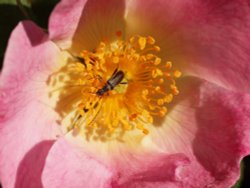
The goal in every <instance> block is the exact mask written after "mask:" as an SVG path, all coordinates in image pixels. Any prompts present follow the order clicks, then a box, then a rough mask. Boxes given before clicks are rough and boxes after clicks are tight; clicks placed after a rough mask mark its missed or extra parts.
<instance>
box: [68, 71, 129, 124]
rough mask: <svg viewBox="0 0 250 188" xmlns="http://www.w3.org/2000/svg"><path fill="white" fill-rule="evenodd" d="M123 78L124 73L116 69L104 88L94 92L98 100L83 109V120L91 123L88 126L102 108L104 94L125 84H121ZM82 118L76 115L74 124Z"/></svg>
mask: <svg viewBox="0 0 250 188" xmlns="http://www.w3.org/2000/svg"><path fill="white" fill-rule="evenodd" d="M123 78H124V72H123V71H121V70H118V68H116V69H115V70H114V72H113V74H112V76H111V77H110V78H109V79H108V80H107V82H106V83H105V84H104V86H103V87H102V88H100V89H98V90H97V91H96V93H95V95H96V96H98V98H99V99H97V100H96V101H95V102H94V103H90V107H89V108H85V107H84V108H83V111H84V113H86V115H87V117H85V119H88V118H90V119H91V121H89V122H88V123H87V124H88V125H90V124H91V123H93V122H94V120H95V119H96V117H97V115H98V114H99V112H100V109H101V106H102V102H103V96H104V94H105V93H107V92H108V91H111V90H113V89H114V88H115V87H116V86H117V85H119V84H127V82H122V80H123ZM91 108H92V109H93V110H94V111H93V112H92V113H91V114H88V112H89V110H90V109H91ZM82 117H83V116H82V115H81V114H78V116H77V117H76V120H75V123H76V121H81V120H80V119H81V118H82ZM73 127H74V126H73Z"/></svg>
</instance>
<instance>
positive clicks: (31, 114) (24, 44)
mask: <svg viewBox="0 0 250 188" xmlns="http://www.w3.org/2000/svg"><path fill="white" fill-rule="evenodd" d="M46 38H47V36H46V35H45V34H43V32H42V30H41V29H40V28H38V27H37V26H36V25H35V24H34V23H32V22H30V21H25V22H21V23H19V24H18V26H17V27H16V28H15V30H14V31H13V33H12V34H11V37H10V41H9V45H8V48H7V52H6V54H5V61H4V67H3V71H2V74H1V85H0V135H1V137H0V167H1V168H0V180H1V183H2V185H3V187H5V188H11V187H14V185H15V181H20V180H18V179H16V178H17V177H16V175H17V171H18V172H20V173H21V172H22V173H25V174H26V173H28V174H30V172H27V171H25V170H24V169H22V168H26V169H30V168H31V167H30V166H26V165H22V163H23V162H24V161H26V156H27V155H28V156H29V154H28V153H27V152H31V153H33V151H32V150H31V149H32V148H33V150H34V146H35V145H36V144H38V143H40V142H41V141H43V140H50V139H55V138H56V135H57V134H58V130H57V129H58V128H57V125H56V123H55V120H56V117H57V115H56V113H55V112H54V111H53V109H52V107H50V104H49V100H48V96H47V85H46V79H47V78H48V75H49V74H50V73H51V66H52V67H53V65H54V67H55V65H56V63H57V61H56V57H57V56H58V54H59V50H58V48H56V47H55V45H54V44H53V43H51V42H48V41H46ZM44 147H45V148H47V146H44ZM45 150H46V149H45ZM45 153H46V152H45ZM32 155H33V154H32ZM41 156H43V155H42V154H41ZM41 156H39V155H38V157H39V158H40V157H41ZM28 164H29V165H31V166H32V165H34V164H31V163H28ZM41 164H42V159H39V160H38V161H37V165H38V166H40V167H39V168H38V167H37V169H36V170H35V172H34V173H36V174H37V175H38V174H39V173H41V169H42V167H41ZM39 170H40V171H39ZM22 173H21V174H18V176H23V174H22ZM26 178H27V179H26V180H25V182H26V183H27V181H28V176H27V177H26ZM38 179H39V177H37V179H36V180H38ZM25 182H24V184H26V183H25ZM32 185H37V186H38V187H39V185H40V182H33V184H32Z"/></svg>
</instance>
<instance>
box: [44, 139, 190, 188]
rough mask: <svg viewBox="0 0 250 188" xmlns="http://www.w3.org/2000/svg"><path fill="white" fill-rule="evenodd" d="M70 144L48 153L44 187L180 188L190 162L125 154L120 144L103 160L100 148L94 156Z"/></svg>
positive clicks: (147, 154) (150, 154) (175, 157)
mask: <svg viewBox="0 0 250 188" xmlns="http://www.w3.org/2000/svg"><path fill="white" fill-rule="evenodd" d="M72 139H73V138H71V139H70V142H71V141H73V140H72ZM74 141H76V140H74ZM70 142H69V140H67V141H66V140H64V139H60V140H59V141H58V142H57V143H56V144H55V145H54V146H53V148H52V149H51V151H50V152H49V155H48V157H47V159H46V165H45V168H44V172H43V176H42V177H43V184H44V185H45V187H46V185H50V186H52V185H53V187H60V186H62V185H64V186H65V187H67V186H69V185H70V186H71V187H82V186H83V185H84V186H86V187H93V188H94V187H134V186H136V185H145V186H146V187H147V186H149V185H158V186H159V187H161V186H163V187H164V186H166V185H170V184H171V185H173V186H174V185H175V186H177V185H180V182H179V180H178V172H179V171H180V169H181V168H182V167H183V166H185V165H187V164H188V162H189V161H188V159H187V158H186V157H185V156H184V155H183V154H173V155H168V154H167V155H166V154H164V153H161V152H152V151H151V152H145V153H140V152H139V153H137V152H135V151H134V152H131V151H125V150H123V149H124V148H123V149H122V147H121V146H119V144H118V145H117V148H116V151H115V150H112V149H110V151H109V156H108V159H107V160H103V159H104V158H103V153H102V152H103V151H102V149H101V148H99V149H100V150H99V152H98V151H97V153H95V155H93V153H90V152H89V151H87V150H85V149H84V148H85V145H84V144H83V143H82V144H81V145H78V146H77V145H76V142H74V143H73V142H71V143H70ZM89 144H90V145H91V143H89ZM106 144H108V143H106ZM96 149H97V150H98V148H96ZM118 151H119V152H118ZM122 151H123V152H122ZM117 152H118V153H117ZM58 161H60V162H59V163H58ZM69 169H70V170H69ZM77 177H81V178H77ZM97 180H98V181H97ZM111 185H112V186H111Z"/></svg>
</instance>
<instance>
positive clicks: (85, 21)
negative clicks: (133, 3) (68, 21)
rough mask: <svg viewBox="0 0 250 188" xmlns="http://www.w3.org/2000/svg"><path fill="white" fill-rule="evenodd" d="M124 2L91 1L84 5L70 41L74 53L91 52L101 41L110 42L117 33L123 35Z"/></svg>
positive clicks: (111, 0) (115, 0)
mask: <svg viewBox="0 0 250 188" xmlns="http://www.w3.org/2000/svg"><path fill="white" fill-rule="evenodd" d="M124 1H125V0H119V1H117V0H91V1H88V2H87V3H86V5H85V7H84V10H83V12H82V15H81V18H80V21H79V24H78V27H77V29H76V31H75V35H74V37H73V41H72V44H73V46H72V50H73V51H74V53H80V52H81V51H82V50H84V49H88V50H93V49H95V48H96V47H97V46H98V45H99V43H100V42H101V41H102V42H107V41H109V42H112V40H113V39H115V38H117V36H116V34H117V32H118V33H119V32H120V33H121V35H122V36H124V35H125V33H124V31H125V29H124V28H125V21H124V14H125V2H124ZM122 36H121V37H122Z"/></svg>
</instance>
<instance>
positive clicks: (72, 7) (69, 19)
mask: <svg viewBox="0 0 250 188" xmlns="http://www.w3.org/2000/svg"><path fill="white" fill-rule="evenodd" d="M86 2H87V0H71V1H68V0H62V1H61V2H59V3H58V4H57V5H56V7H55V9H54V10H53V12H52V13H51V16H50V18H49V36H50V39H51V40H54V41H56V43H58V44H59V45H60V46H61V47H62V48H68V47H69V46H70V45H71V42H72V41H71V40H72V38H73V35H74V33H75V31H76V29H77V27H78V24H79V20H80V17H81V14H82V11H83V8H84V6H85V4H86Z"/></svg>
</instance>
